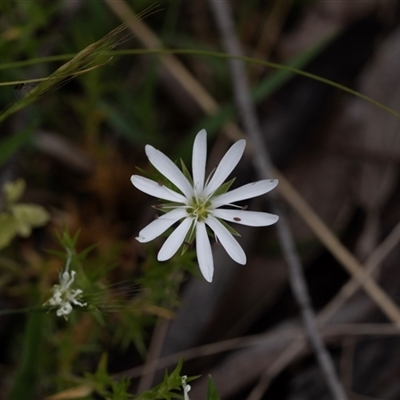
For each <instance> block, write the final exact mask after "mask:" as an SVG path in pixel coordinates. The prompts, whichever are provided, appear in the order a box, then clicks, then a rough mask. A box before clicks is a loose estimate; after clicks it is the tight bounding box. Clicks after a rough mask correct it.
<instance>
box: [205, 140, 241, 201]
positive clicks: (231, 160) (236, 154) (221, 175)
mask: <svg viewBox="0 0 400 400" xmlns="http://www.w3.org/2000/svg"><path fill="white" fill-rule="evenodd" d="M245 147H246V141H245V140H244V139H241V140H238V141H237V142H236V143H234V144H233V145H232V146H231V148H230V149H229V150H228V151H227V152H226V154H225V155H224V157H223V158H222V160H221V161H220V163H219V165H218V167H217V169H216V170H215V172H214V175H213V177H212V178H211V180H210V182H209V184H208V185H207V187H206V188H205V195H206V196H208V195H210V194H212V193H213V192H215V191H216V190H217V189H218V188H219V187H220V186H221V184H222V183H223V182H224V181H225V179H226V178H227V177H228V176H229V174H230V173H231V172H232V171H233V169H234V168H235V167H236V165H237V164H238V162H239V161H240V159H241V158H242V155H243V152H244V148H245Z"/></svg>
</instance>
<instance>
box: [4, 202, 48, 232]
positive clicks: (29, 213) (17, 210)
mask: <svg viewBox="0 0 400 400" xmlns="http://www.w3.org/2000/svg"><path fill="white" fill-rule="evenodd" d="M11 212H12V214H13V215H14V217H15V219H16V222H17V228H16V229H17V232H18V234H20V235H21V236H23V237H27V236H29V235H30V234H31V231H32V228H36V227H39V226H43V225H45V224H46V223H47V222H49V220H50V214H49V213H48V212H47V211H46V210H45V209H44V208H43V207H42V206H38V205H36V204H15V205H13V206H12V208H11Z"/></svg>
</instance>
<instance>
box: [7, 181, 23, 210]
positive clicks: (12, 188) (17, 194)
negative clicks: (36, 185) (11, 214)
mask: <svg viewBox="0 0 400 400" xmlns="http://www.w3.org/2000/svg"><path fill="white" fill-rule="evenodd" d="M25 187H26V183H25V181H24V180H23V179H21V178H20V179H17V180H16V181H14V182H7V183H5V184H4V186H3V191H4V195H5V197H6V204H7V206H10V205H12V204H14V203H15V202H16V201H18V200H19V199H20V198H21V196H22V195H23V194H24V191H25Z"/></svg>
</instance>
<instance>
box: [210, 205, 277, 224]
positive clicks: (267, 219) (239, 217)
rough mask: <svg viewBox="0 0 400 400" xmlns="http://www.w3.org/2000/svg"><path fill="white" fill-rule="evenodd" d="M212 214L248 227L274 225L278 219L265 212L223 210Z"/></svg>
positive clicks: (219, 209) (220, 209)
mask: <svg viewBox="0 0 400 400" xmlns="http://www.w3.org/2000/svg"><path fill="white" fill-rule="evenodd" d="M212 214H213V216H214V217H217V218H221V219H224V220H226V221H230V222H236V223H237V224H241V225H248V226H268V225H272V224H274V223H275V222H276V221H278V219H279V217H278V216H277V215H275V214H268V213H265V212H258V211H244V210H225V209H223V208H218V209H217V210H214V211H213V213H212Z"/></svg>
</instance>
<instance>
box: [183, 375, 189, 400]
mask: <svg viewBox="0 0 400 400" xmlns="http://www.w3.org/2000/svg"><path fill="white" fill-rule="evenodd" d="M186 379H187V376H186V375H183V376H182V388H183V400H190V399H189V392H190V389H191V386H190V385H188V384H187V383H186Z"/></svg>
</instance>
